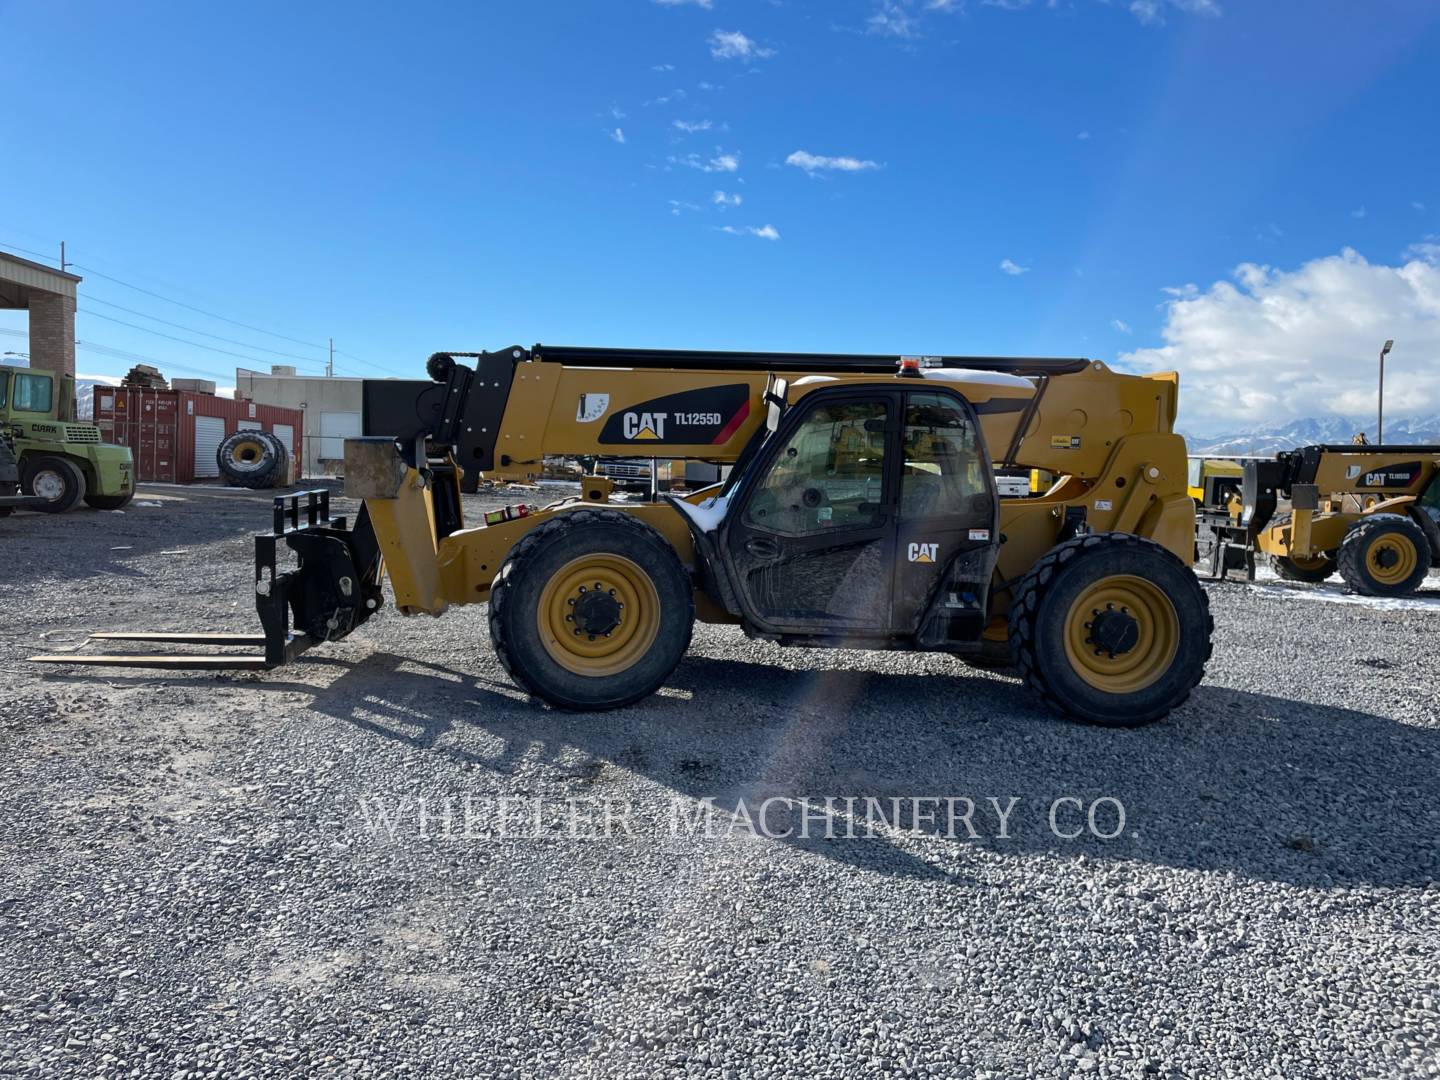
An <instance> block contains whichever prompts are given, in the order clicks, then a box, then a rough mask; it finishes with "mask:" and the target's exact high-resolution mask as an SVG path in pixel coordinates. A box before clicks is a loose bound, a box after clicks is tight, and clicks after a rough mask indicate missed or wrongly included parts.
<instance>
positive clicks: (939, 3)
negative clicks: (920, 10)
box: [925, 0, 965, 11]
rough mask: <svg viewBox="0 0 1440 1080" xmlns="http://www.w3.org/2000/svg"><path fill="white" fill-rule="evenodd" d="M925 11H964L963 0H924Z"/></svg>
mask: <svg viewBox="0 0 1440 1080" xmlns="http://www.w3.org/2000/svg"><path fill="white" fill-rule="evenodd" d="M925 10H926V11H964V10H965V0H926V4H925Z"/></svg>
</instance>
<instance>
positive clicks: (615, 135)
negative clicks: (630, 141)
mask: <svg viewBox="0 0 1440 1080" xmlns="http://www.w3.org/2000/svg"><path fill="white" fill-rule="evenodd" d="M610 138H612V139H614V140H615V141H616V142H618V143H623V142H624V141H625V132H623V131H621V130H620V129H619V128H616V129H615V130H614V131H612V132H610Z"/></svg>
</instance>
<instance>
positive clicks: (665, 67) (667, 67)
mask: <svg viewBox="0 0 1440 1080" xmlns="http://www.w3.org/2000/svg"><path fill="white" fill-rule="evenodd" d="M650 70H651V71H674V70H675V65H674V64H651V65H650Z"/></svg>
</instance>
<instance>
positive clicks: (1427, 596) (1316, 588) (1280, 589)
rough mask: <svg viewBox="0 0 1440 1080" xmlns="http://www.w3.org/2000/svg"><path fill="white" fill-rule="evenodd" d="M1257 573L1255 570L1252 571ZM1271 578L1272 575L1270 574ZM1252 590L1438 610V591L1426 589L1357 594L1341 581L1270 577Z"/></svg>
mask: <svg viewBox="0 0 1440 1080" xmlns="http://www.w3.org/2000/svg"><path fill="white" fill-rule="evenodd" d="M1255 576H1256V577H1257V578H1258V577H1259V576H1260V574H1259V573H1258V568H1257V573H1256V575H1255ZM1270 576H1271V578H1272V579H1273V578H1274V575H1273V574H1272V575H1270ZM1249 587H1250V588H1251V589H1252V590H1254V591H1255V592H1258V593H1261V594H1262V595H1266V596H1275V597H1284V598H1286V599H1290V600H1318V601H1320V602H1322V603H1327V604H1349V605H1351V606H1352V607H1365V608H1370V609H1372V610H1374V611H1432V612H1436V613H1437V614H1440V591H1434V590H1430V589H1426V590H1422V591H1420V592H1417V593H1413V594H1412V595H1410V596H1361V595H1360V594H1359V593H1352V592H1348V591H1346V589H1345V586H1344V585H1339V584H1331V583H1328V582H1327V583H1325V584H1321V585H1306V584H1303V583H1299V582H1297V583H1295V584H1281V583H1280V582H1279V581H1278V580H1273V581H1271V582H1267V583H1265V584H1263V585H1262V584H1259V583H1258V582H1257V583H1256V584H1252V585H1250V586H1249Z"/></svg>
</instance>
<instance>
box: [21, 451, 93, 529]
mask: <svg viewBox="0 0 1440 1080" xmlns="http://www.w3.org/2000/svg"><path fill="white" fill-rule="evenodd" d="M48 463H53V464H54V466H56V467H57V468H59V469H61V470H62V471H65V472H68V473H69V474H70V475H71V478H72V479H73V480H74V481H75V484H74V486H73V487H72V488H71V492H70V494H71V498H70V499H69V500H66V499H57V500H56V501H55V502H48V503H44V504H42V505H40V506H36V507H34V508H33V509H35V510H38V511H39V512H40V513H42V514H63V513H66V512H67V511H70V510H73V509H74V508H75V507H76V506H78V505H80V503H81V501H82V500H83V499H84V498H85V487H86V484H85V472H84V470H83V469H81V468H80V466H79V465H76V464H75V462H73V461H71V460H70V459H69V458H67V457H64V456H63V455H60V454H39V455H37V456H35V457H28V456H27V457H26V458H25V460H24V461H23V462H22V463H21V483H20V488H21V490H22V491H24V492H25V494H27V495H33V494H34V493H35V489H34V488H33V487H32V486H31V482H32V480H33V478H34V475H35V474H36V473H37V472H39V471H40V470H41V469H43V468H45V467H46V465H47V464H48Z"/></svg>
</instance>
